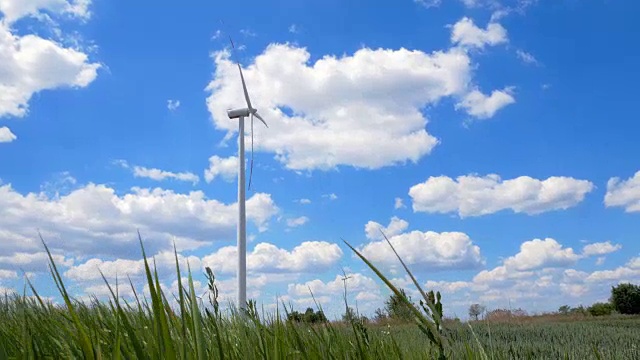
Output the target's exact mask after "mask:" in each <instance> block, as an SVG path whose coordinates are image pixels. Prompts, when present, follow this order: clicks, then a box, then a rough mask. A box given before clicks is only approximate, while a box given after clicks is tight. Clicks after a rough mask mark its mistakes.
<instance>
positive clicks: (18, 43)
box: [0, 0, 100, 117]
mask: <svg viewBox="0 0 640 360" xmlns="http://www.w3.org/2000/svg"><path fill="white" fill-rule="evenodd" d="M33 3H35V2H34V1H26V2H24V3H23V2H21V1H7V0H4V1H0V4H3V5H0V6H4V8H0V9H3V11H7V12H5V21H0V64H2V70H1V71H0V93H2V94H3V96H2V97H0V117H3V116H15V117H23V116H25V115H26V113H27V110H28V103H29V100H30V99H31V97H32V96H33V95H34V94H35V93H38V92H40V91H42V90H48V89H56V88H68V87H71V88H84V87H87V86H88V85H89V84H90V83H91V82H93V80H95V78H96V77H97V70H98V69H99V68H100V64H98V63H92V62H90V61H89V59H88V56H87V54H85V53H83V52H81V51H79V50H76V49H72V48H65V47H63V46H62V45H60V44H58V43H56V42H54V41H52V40H47V39H43V38H41V37H39V36H36V35H31V34H29V35H24V36H19V35H14V34H13V33H12V30H11V29H10V28H9V25H8V23H7V20H8V19H14V17H15V16H23V15H24V14H23V13H24V11H26V10H25V8H24V7H23V6H22V4H27V5H28V4H33Z"/></svg>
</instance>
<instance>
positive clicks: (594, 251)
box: [582, 241, 622, 256]
mask: <svg viewBox="0 0 640 360" xmlns="http://www.w3.org/2000/svg"><path fill="white" fill-rule="evenodd" d="M620 249H622V245H620V244H615V245H614V244H612V243H611V242H610V241H606V242H599V243H593V244H589V245H585V246H584V247H583V248H582V255H584V256H593V255H606V254H610V253H612V252H616V251H618V250H620Z"/></svg>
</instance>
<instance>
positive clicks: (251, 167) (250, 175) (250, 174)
mask: <svg viewBox="0 0 640 360" xmlns="http://www.w3.org/2000/svg"><path fill="white" fill-rule="evenodd" d="M249 169H250V170H249V190H251V178H252V177H253V113H251V166H250V168H249Z"/></svg>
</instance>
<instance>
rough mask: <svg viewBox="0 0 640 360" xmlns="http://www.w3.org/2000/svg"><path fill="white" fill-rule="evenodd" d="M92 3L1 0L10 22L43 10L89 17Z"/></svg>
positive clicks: (80, 0)
mask: <svg viewBox="0 0 640 360" xmlns="http://www.w3.org/2000/svg"><path fill="white" fill-rule="evenodd" d="M90 5H91V0H70V1H67V0H0V12H2V13H3V14H4V21H5V22H7V23H8V24H11V23H13V22H15V21H16V20H18V19H20V18H23V17H25V16H34V15H37V14H39V13H40V12H41V11H43V10H46V11H48V12H51V13H54V14H69V15H71V16H75V17H79V18H83V19H87V18H89V16H90V15H91V13H90V12H89V6H90Z"/></svg>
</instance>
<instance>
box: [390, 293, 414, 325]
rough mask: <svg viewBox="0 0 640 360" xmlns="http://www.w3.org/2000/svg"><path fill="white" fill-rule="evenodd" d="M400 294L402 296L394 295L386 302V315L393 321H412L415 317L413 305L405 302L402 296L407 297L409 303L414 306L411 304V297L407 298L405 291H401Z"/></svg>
mask: <svg viewBox="0 0 640 360" xmlns="http://www.w3.org/2000/svg"><path fill="white" fill-rule="evenodd" d="M400 293H401V296H399V295H396V294H395V293H392V294H391V296H389V299H387V301H385V303H384V305H385V310H386V313H387V314H388V317H389V318H391V319H394V320H401V321H410V320H411V319H413V316H414V315H413V311H412V310H411V306H412V305H410V304H407V303H406V302H404V301H403V299H402V296H404V297H406V298H407V299H408V300H409V303H411V304H413V303H412V302H411V297H410V296H407V293H406V292H405V291H404V289H400Z"/></svg>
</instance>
